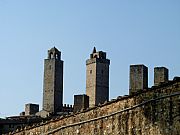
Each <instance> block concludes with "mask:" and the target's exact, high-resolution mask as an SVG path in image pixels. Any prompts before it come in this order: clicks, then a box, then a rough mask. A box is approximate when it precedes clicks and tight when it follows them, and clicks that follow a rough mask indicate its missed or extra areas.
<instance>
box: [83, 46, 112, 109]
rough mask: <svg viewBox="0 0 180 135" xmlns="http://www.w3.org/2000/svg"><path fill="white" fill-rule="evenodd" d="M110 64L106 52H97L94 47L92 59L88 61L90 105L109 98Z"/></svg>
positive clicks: (87, 91)
mask: <svg viewBox="0 0 180 135" xmlns="http://www.w3.org/2000/svg"><path fill="white" fill-rule="evenodd" d="M109 65H110V60H109V59H106V53H105V52H102V51H99V52H96V48H95V47H94V50H93V53H92V54H91V55H90V59H88V60H87V61H86V94H87V96H89V106H90V107H93V106H96V105H98V104H99V103H101V104H102V103H104V102H105V101H108V100H109Z"/></svg>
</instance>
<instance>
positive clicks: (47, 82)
mask: <svg viewBox="0 0 180 135" xmlns="http://www.w3.org/2000/svg"><path fill="white" fill-rule="evenodd" d="M62 106H63V61H62V60H61V52H60V51H58V50H57V49H56V48H55V47H54V48H52V49H50V50H49V51H48V59H45V61H44V86H43V110H45V111H47V112H50V113H57V112H59V111H61V110H62Z"/></svg>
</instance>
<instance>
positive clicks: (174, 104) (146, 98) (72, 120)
mask: <svg viewBox="0 0 180 135" xmlns="http://www.w3.org/2000/svg"><path fill="white" fill-rule="evenodd" d="M13 134H14V135H103V134H104V135H179V134H180V80H178V79H177V80H174V81H173V82H168V83H167V84H163V85H161V86H158V87H153V88H151V89H148V90H142V91H141V93H137V94H135V95H130V96H125V97H118V99H117V100H113V101H111V102H108V103H106V104H103V105H101V106H98V107H94V108H91V109H89V110H86V111H84V112H81V113H77V114H74V115H71V116H66V117H63V118H58V119H55V120H51V121H49V122H47V123H41V124H40V125H34V126H33V127H27V128H26V129H23V130H22V131H19V132H16V133H13Z"/></svg>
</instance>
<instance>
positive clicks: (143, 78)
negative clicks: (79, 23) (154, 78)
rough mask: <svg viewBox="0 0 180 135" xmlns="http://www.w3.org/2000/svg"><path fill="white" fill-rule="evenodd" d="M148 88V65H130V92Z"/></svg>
mask: <svg viewBox="0 0 180 135" xmlns="http://www.w3.org/2000/svg"><path fill="white" fill-rule="evenodd" d="M146 88H148V67H146V66H145V65H131V66H130V81H129V94H134V93H136V92H139V91H141V90H143V89H146Z"/></svg>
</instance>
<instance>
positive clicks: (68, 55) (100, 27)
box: [0, 0, 180, 117]
mask: <svg viewBox="0 0 180 135" xmlns="http://www.w3.org/2000/svg"><path fill="white" fill-rule="evenodd" d="M53 46H56V47H57V48H58V49H59V50H60V51H61V52H62V59H63V60H64V103H69V104H73V95H74V94H83V93H85V87H86V75H85V74H86V65H85V61H86V59H88V58H89V54H90V53H91V52H92V50H93V47H94V46H96V47H97V50H102V51H106V52H107V57H108V58H109V59H110V60H111V65H110V99H112V98H116V97H117V96H119V95H127V94H128V89H129V65H131V64H145V65H146V66H148V67H149V87H151V86H152V85H153V68H154V67H155V66H166V67H167V68H169V70H170V79H173V77H174V76H180V63H179V58H180V1H179V0H0V51H1V52H0V117H4V116H11V115H19V113H20V112H22V111H24V105H25V104H26V103H38V104H40V107H41V106H42V92H43V64H44V63H43V61H44V59H45V58H47V50H48V49H50V48H51V47H53Z"/></svg>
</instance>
